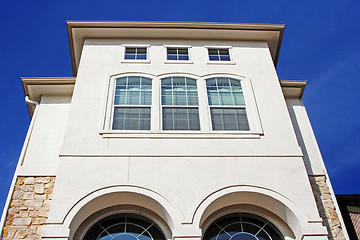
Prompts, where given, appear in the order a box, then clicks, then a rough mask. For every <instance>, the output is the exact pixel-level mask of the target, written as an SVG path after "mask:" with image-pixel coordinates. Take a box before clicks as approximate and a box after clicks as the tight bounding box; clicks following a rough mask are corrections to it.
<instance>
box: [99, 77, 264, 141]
mask: <svg viewBox="0 0 360 240" xmlns="http://www.w3.org/2000/svg"><path fill="white" fill-rule="evenodd" d="M160 76H161V77H159V76H154V75H149V74H144V73H139V74H123V75H118V76H114V77H111V78H110V81H109V86H108V95H107V96H106V98H107V99H108V100H107V104H106V105H105V106H104V107H105V108H104V115H103V116H104V117H103V121H102V123H101V130H100V134H101V135H103V136H104V137H111V136H112V137H127V136H130V135H128V134H134V135H133V136H137V135H135V134H156V135H157V137H161V138H162V137H164V138H166V137H167V136H170V135H168V134H172V135H171V137H176V136H182V135H183V137H186V136H189V137H190V136H192V137H195V138H208V137H211V138H212V137H220V138H259V137H260V135H262V134H263V131H262V127H261V122H260V119H259V115H258V111H257V107H256V101H255V98H254V95H253V93H252V87H251V82H250V79H246V78H243V77H237V78H236V79H235V78H233V77H234V76H232V75H226V74H221V75H220V74H213V75H212V76H208V77H207V78H204V77H201V76H195V75H190V74H169V75H160ZM235 77H236V76H235ZM211 81H212V83H211ZM224 81H225V82H227V83H223V82H224ZM229 82H230V83H229ZM216 83H217V84H216ZM245 103H246V104H245ZM219 126H220V127H219ZM234 126H235V127H234ZM194 133H197V135H193V134H194ZM217 133H219V134H220V135H218V136H216V135H209V134H217ZM173 134H176V135H173ZM188 134H191V135H188ZM149 137H150V135H149Z"/></svg>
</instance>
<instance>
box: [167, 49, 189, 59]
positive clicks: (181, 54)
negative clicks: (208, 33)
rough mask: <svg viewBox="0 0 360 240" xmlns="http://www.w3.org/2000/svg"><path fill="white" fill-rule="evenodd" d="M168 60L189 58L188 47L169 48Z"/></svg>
mask: <svg viewBox="0 0 360 240" xmlns="http://www.w3.org/2000/svg"><path fill="white" fill-rule="evenodd" d="M167 60H175V61H176V60H182V61H184V60H185V61H187V60H189V50H188V48H169V47H168V48H167Z"/></svg>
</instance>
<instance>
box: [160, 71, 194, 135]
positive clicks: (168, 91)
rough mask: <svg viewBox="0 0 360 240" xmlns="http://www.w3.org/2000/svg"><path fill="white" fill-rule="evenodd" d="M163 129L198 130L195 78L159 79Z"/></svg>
mask: <svg viewBox="0 0 360 240" xmlns="http://www.w3.org/2000/svg"><path fill="white" fill-rule="evenodd" d="M161 104H162V118H163V122H162V123H163V130H200V121H199V103H198V93H197V86H196V80H195V79H192V78H188V77H168V78H163V79H161Z"/></svg>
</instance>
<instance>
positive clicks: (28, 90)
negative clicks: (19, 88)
mask: <svg viewBox="0 0 360 240" xmlns="http://www.w3.org/2000/svg"><path fill="white" fill-rule="evenodd" d="M75 80H76V78H75V77H52V78H26V77H23V78H21V81H22V84H23V88H24V93H25V96H28V97H29V98H30V99H31V100H33V101H36V102H40V100H41V96H42V95H72V93H73V90H74V86H75ZM28 109H29V114H30V117H32V115H33V113H34V109H35V108H34V106H32V105H28Z"/></svg>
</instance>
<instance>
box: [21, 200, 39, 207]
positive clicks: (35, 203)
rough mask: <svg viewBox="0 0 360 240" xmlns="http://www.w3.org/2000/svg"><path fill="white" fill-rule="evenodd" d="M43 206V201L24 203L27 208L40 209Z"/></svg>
mask: <svg viewBox="0 0 360 240" xmlns="http://www.w3.org/2000/svg"><path fill="white" fill-rule="evenodd" d="M42 204H43V201H42V200H39V199H37V200H27V201H26V202H25V206H27V207H41V206H42Z"/></svg>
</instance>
